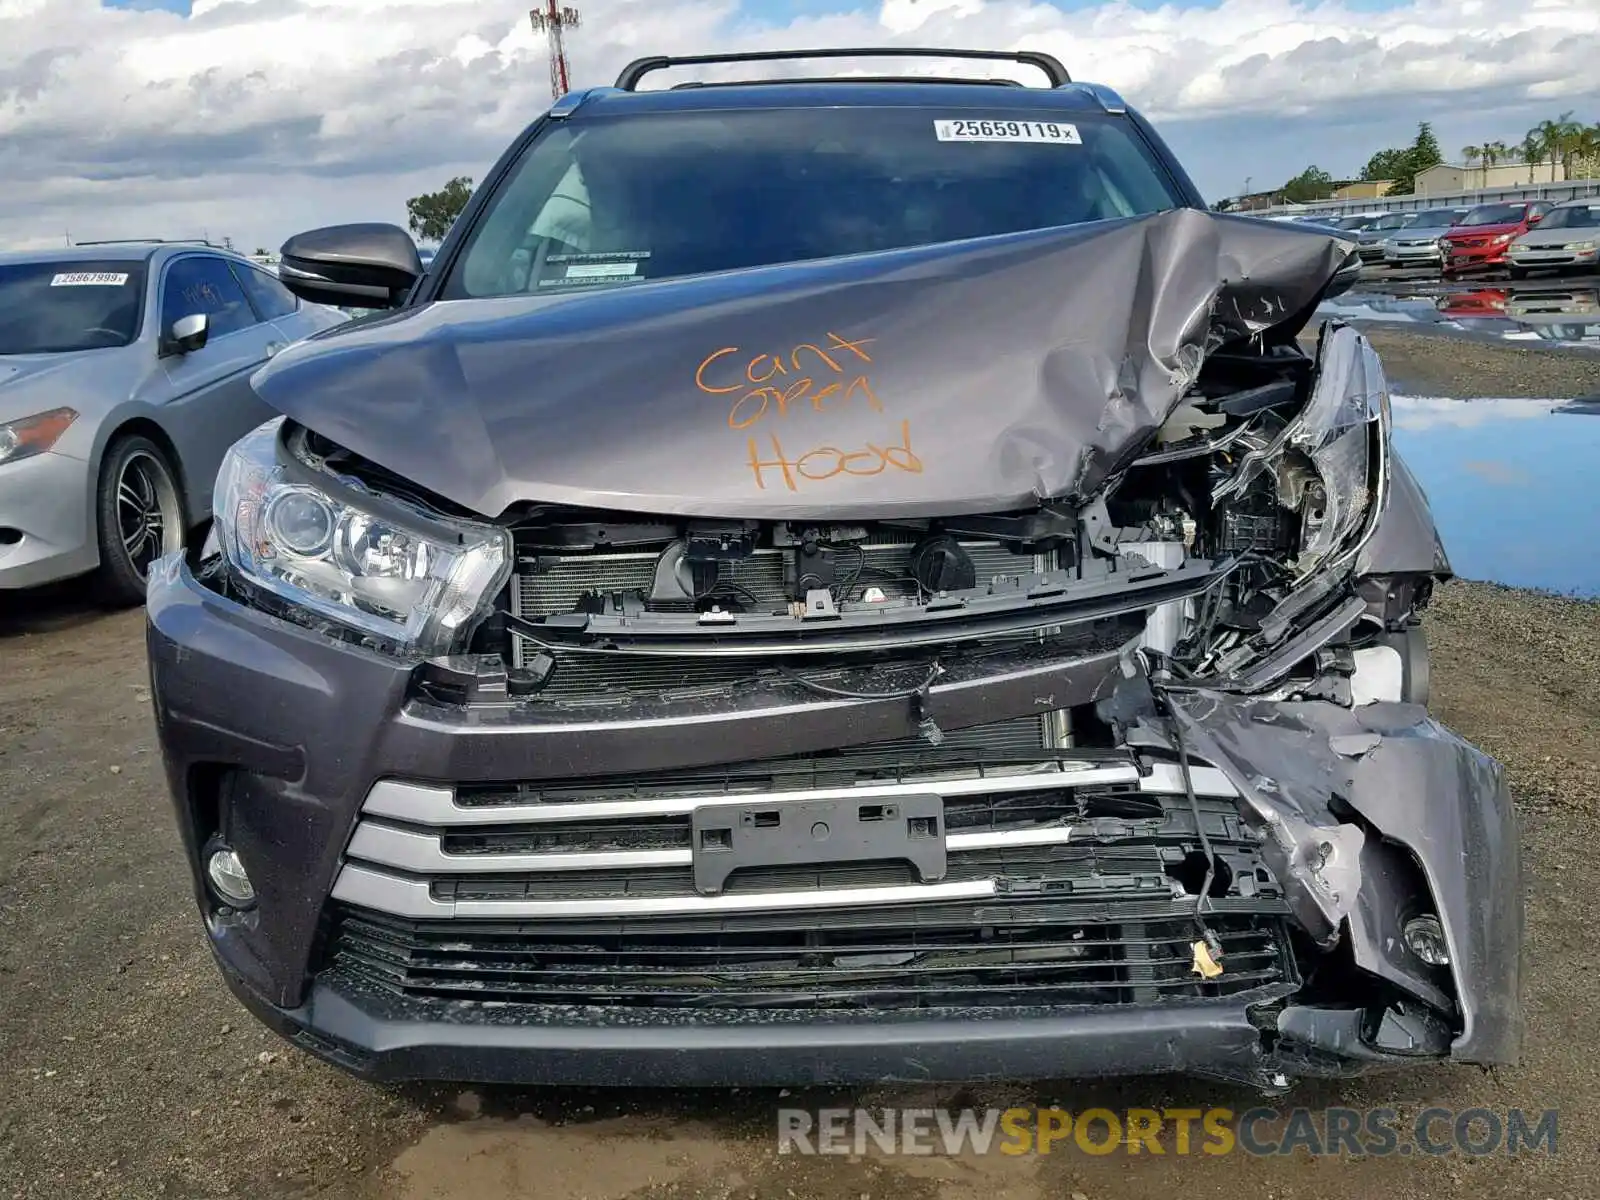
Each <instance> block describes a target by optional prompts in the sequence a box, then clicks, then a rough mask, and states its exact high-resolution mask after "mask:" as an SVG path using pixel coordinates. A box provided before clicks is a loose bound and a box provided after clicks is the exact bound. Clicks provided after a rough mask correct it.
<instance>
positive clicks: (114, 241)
mask: <svg viewBox="0 0 1600 1200" xmlns="http://www.w3.org/2000/svg"><path fill="white" fill-rule="evenodd" d="M72 244H73V245H74V246H209V247H210V248H211V249H213V250H224V249H226V248H227V247H225V246H219V245H217V244H216V243H214V242H209V241H207V240H206V239H205V238H100V239H98V240H96V241H91V242H73V243H72Z"/></svg>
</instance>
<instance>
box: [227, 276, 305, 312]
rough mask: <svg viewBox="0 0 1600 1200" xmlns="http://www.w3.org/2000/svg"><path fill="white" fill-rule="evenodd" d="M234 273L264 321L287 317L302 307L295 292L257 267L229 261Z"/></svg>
mask: <svg viewBox="0 0 1600 1200" xmlns="http://www.w3.org/2000/svg"><path fill="white" fill-rule="evenodd" d="M228 265H229V266H230V267H232V268H233V273H234V275H235V276H236V277H237V278H238V280H239V283H240V284H241V285H242V286H243V287H244V290H245V293H246V295H248V296H249V297H250V303H251V304H253V305H255V309H256V312H258V313H260V314H261V319H262V320H263V321H271V320H273V319H274V318H275V317H287V316H288V315H289V314H290V313H292V312H294V311H295V310H296V309H298V308H299V307H300V301H299V300H297V299H296V298H295V295H294V293H293V292H291V291H290V290H289V289H288V288H286V287H284V286H283V284H281V283H279V282H278V280H277V278H276V277H275V276H272V275H268V274H267V273H266V272H265V271H259V270H257V269H256V268H255V267H247V266H245V265H244V264H243V263H229V264H228Z"/></svg>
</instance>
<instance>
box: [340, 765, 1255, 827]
mask: <svg viewBox="0 0 1600 1200" xmlns="http://www.w3.org/2000/svg"><path fill="white" fill-rule="evenodd" d="M1139 779H1140V776H1139V769H1138V768H1137V767H1135V766H1134V765H1133V764H1131V763H1129V764H1127V765H1126V766H1123V765H1113V766H1105V765H1101V764H1094V765H1089V764H1083V763H1066V764H1064V765H1063V764H1057V763H1041V764H1037V765H1036V766H1034V767H1031V768H1023V769H1021V770H1017V769H1010V770H1007V771H1006V772H1004V773H1001V772H995V773H992V774H990V773H985V774H982V775H977V774H974V775H971V776H962V777H959V778H954V779H951V778H930V779H927V780H915V781H912V782H908V783H872V784H861V785H858V786H855V787H837V788H811V789H808V790H805V791H792V792H790V791H784V792H731V793H730V792H710V793H704V794H700V795H682V796H650V797H641V798H639V799H631V800H577V801H567V802H555V803H550V804H540V803H533V804H482V805H470V806H469V805H461V804H457V803H456V802H455V793H454V791H453V790H452V789H450V788H446V787H429V786H426V785H423V784H415V783H402V782H399V781H396V780H388V779H385V780H380V781H379V782H377V783H376V784H374V785H373V787H372V790H371V792H369V793H368V794H367V801H366V803H365V804H364V805H362V811H363V812H365V813H367V814H368V815H369V816H374V817H389V818H390V819H392V820H396V821H406V822H409V823H410V824H413V825H450V826H455V825H521V824H540V823H546V822H554V821H588V820H597V819H604V818H607V817H684V816H691V815H693V813H694V811H695V810H696V809H697V808H701V807H703V806H704V805H708V804H727V803H729V802H730V801H738V802H739V803H741V804H769V805H778V804H798V803H802V802H804V801H808V800H868V801H870V800H878V799H893V798H895V797H897V796H926V795H929V794H930V793H932V794H936V795H940V796H944V797H946V798H948V797H951V796H978V795H987V794H990V793H1000V792H1027V791H1052V790H1055V789H1058V788H1072V787H1105V786H1108V785H1111V784H1118V783H1138V782H1139ZM1179 786H1180V787H1181V786H1182V785H1181V783H1180V785H1179ZM1196 786H1197V787H1198V784H1197V785H1196ZM1229 794H1232V793H1231V792H1230V793H1229Z"/></svg>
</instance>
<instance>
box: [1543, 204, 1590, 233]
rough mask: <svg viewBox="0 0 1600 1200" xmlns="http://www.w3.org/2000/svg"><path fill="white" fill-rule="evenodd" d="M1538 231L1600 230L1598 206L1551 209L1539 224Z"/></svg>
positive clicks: (1580, 205) (1579, 205)
mask: <svg viewBox="0 0 1600 1200" xmlns="http://www.w3.org/2000/svg"><path fill="white" fill-rule="evenodd" d="M1539 228H1540V229H1597V228H1600V204H1574V205H1573V206H1572V207H1571V208H1553V209H1551V210H1550V211H1549V212H1547V213H1546V214H1545V217H1544V220H1542V221H1540V222H1539Z"/></svg>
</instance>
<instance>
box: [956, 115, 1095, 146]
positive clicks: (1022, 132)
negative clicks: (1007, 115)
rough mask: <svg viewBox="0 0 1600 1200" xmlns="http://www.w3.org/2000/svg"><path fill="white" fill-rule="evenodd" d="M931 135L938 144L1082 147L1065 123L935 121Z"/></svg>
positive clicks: (1075, 134) (1073, 130) (1074, 128)
mask: <svg viewBox="0 0 1600 1200" xmlns="http://www.w3.org/2000/svg"><path fill="white" fill-rule="evenodd" d="M933 133H934V136H935V137H936V138H938V139H939V140H940V141H941V142H1045V143H1050V144H1054V145H1058V146H1081V145H1082V144H1083V138H1082V137H1081V136H1080V135H1079V133H1078V127H1077V126H1076V125H1071V124H1068V123H1066V122H1064V121H983V120H967V119H962V120H949V121H935V122H934V123H933Z"/></svg>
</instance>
